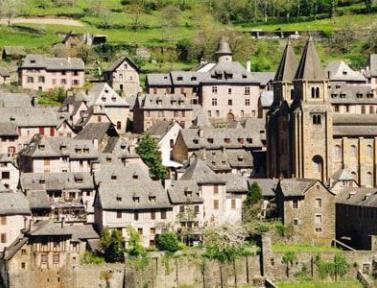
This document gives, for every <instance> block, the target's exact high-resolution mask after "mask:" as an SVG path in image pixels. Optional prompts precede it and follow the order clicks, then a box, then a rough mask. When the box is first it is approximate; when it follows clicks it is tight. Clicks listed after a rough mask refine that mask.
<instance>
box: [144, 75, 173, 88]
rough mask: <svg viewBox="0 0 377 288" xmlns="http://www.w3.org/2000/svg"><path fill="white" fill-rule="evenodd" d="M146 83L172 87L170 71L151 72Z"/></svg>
mask: <svg viewBox="0 0 377 288" xmlns="http://www.w3.org/2000/svg"><path fill="white" fill-rule="evenodd" d="M146 83H147V85H149V86H157V87H165V86H166V87H170V86H171V85H172V81H171V78H170V74H169V73H150V74H147V76H146Z"/></svg>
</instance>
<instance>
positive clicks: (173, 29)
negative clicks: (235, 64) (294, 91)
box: [0, 0, 377, 71]
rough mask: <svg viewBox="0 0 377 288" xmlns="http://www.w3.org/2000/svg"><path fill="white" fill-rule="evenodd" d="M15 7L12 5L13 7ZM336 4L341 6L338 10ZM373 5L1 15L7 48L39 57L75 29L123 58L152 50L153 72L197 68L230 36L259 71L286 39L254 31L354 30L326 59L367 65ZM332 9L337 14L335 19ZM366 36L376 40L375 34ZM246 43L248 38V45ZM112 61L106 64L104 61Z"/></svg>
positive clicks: (270, 65) (239, 4) (58, 5)
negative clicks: (260, 37) (104, 40)
mask: <svg viewBox="0 0 377 288" xmlns="http://www.w3.org/2000/svg"><path fill="white" fill-rule="evenodd" d="M7 2H9V3H11V4H12V5H10V6H6V3H7ZM260 2H264V3H267V4H268V5H267V6H266V7H264V6H261V5H259V6H258V5H257V4H256V3H260ZM333 2H337V3H338V5H337V6H336V7H332V6H331V3H333ZM366 2H368V1H357V0H339V1H334V0H292V1H285V0H266V1H256V0H227V1H225V0H216V1H215V0H104V1H101V0H26V1H20V0H3V2H1V1H0V3H5V4H3V6H2V7H0V8H1V9H0V11H1V12H0V14H1V13H2V14H3V15H2V18H3V22H2V24H3V25H0V47H2V46H7V45H22V46H24V47H26V48H27V49H28V51H31V52H41V51H43V52H46V53H54V51H52V50H51V46H52V44H54V43H57V42H59V41H60V40H61V39H62V35H63V34H64V33H66V32H67V31H70V30H74V31H75V32H82V33H84V32H90V33H93V34H104V35H107V36H108V41H109V44H110V45H111V46H114V47H115V49H113V48H111V49H112V51H113V52H114V51H115V52H114V53H115V54H116V53H118V52H119V53H121V52H124V50H127V52H128V53H129V54H131V56H132V55H133V54H134V52H135V47H140V46H142V47H148V48H149V49H150V50H151V53H152V59H153V61H151V62H148V61H147V62H145V61H141V62H140V63H139V64H140V65H141V66H142V67H143V68H144V69H146V70H148V71H155V70H169V69H189V68H190V67H192V66H194V65H196V64H197V63H198V60H199V59H200V58H201V57H205V58H209V57H210V55H211V54H212V52H213V50H214V48H215V43H216V41H218V38H219V37H221V35H223V34H224V31H225V34H227V35H231V36H230V37H231V38H232V39H233V38H234V39H235V40H234V41H233V43H236V44H237V45H240V47H241V48H242V49H238V50H240V51H239V52H236V53H235V54H236V55H235V58H236V59H237V60H240V61H241V62H245V61H247V60H249V59H251V60H252V62H253V69H254V70H274V69H275V68H276V65H277V63H278V60H279V57H280V53H281V47H282V45H283V44H284V43H282V41H278V40H264V41H255V40H252V39H251V37H250V36H249V35H248V33H247V32H249V31H250V30H252V29H262V30H266V31H267V30H268V31H273V30H277V29H279V30H316V31H318V30H321V31H324V32H325V33H326V35H328V36H329V39H332V38H331V37H332V35H336V34H337V33H338V32H334V31H338V30H345V31H348V30H351V31H354V33H353V35H351V36H352V37H351V36H350V35H346V36H347V37H348V38H346V37H345V40H352V41H348V43H338V42H342V41H343V40H342V39H339V37H338V39H335V40H334V39H332V40H331V41H324V42H322V43H319V44H318V46H319V51H320V54H321V57H322V59H323V60H324V61H328V60H330V59H334V58H335V59H336V58H343V59H346V60H348V61H349V62H350V63H351V64H352V65H353V66H355V67H359V66H361V65H362V64H363V63H364V62H365V60H366V58H367V53H369V52H374V49H375V47H370V46H373V45H370V43H371V42H372V41H371V39H365V37H361V36H360V35H359V34H360V33H358V32H356V31H359V30H363V31H365V30H366V29H371V30H372V31H376V32H375V33H376V34H377V29H376V28H375V27H376V23H377V13H376V11H377V9H376V8H377V7H374V6H367V5H366ZM287 3H288V4H287ZM310 3H311V4H310ZM4 5H5V6H4ZM376 6H377V5H376ZM329 11H333V13H332V14H333V15H330V14H331V13H330V12H329ZM330 16H332V17H330ZM16 17H26V18H32V19H33V18H39V17H46V18H61V17H64V18H68V19H74V20H76V21H77V22H78V23H79V24H80V26H76V25H75V26H72V25H69V24H65V23H61V21H58V22H59V23H54V22H52V23H51V22H50V23H49V24H46V23H45V21H44V20H40V21H39V22H38V21H35V19H33V21H31V20H30V22H32V23H27V21H28V20H25V19H24V20H23V22H22V23H14V24H11V25H7V21H6V19H8V18H9V19H10V21H12V20H14V19H17V18H16ZM4 18H5V19H4ZM41 19H42V18H41ZM364 34H366V35H369V34H372V36H374V33H364ZM234 35H236V36H234ZM240 38H244V39H242V41H240V40H238V39H240ZM376 38H377V37H376ZM239 42H243V43H241V44H239ZM231 44H232V41H231ZM234 45H235V44H234ZM232 46H233V45H232ZM296 46H297V47H298V48H299V47H301V46H302V41H297V45H296ZM345 46H346V47H345ZM177 48H178V49H177ZM366 52H367V53H366ZM114 53H113V54H114ZM113 54H112V56H114V55H113ZM183 54H184V55H183ZM182 55H183V56H182ZM99 56H100V57H101V56H103V55H102V54H100V55H99ZM107 58H109V57H107ZM108 60H109V59H103V62H104V63H106V62H107V61H108Z"/></svg>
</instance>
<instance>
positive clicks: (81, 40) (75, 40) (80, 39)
mask: <svg viewBox="0 0 377 288" xmlns="http://www.w3.org/2000/svg"><path fill="white" fill-rule="evenodd" d="M106 41H107V37H106V35H93V34H90V33H76V32H74V31H69V32H68V33H67V34H66V35H65V36H64V38H63V40H62V42H61V43H62V44H64V45H65V46H66V47H67V48H78V47H80V46H82V45H88V46H92V45H99V44H104V43H106Z"/></svg>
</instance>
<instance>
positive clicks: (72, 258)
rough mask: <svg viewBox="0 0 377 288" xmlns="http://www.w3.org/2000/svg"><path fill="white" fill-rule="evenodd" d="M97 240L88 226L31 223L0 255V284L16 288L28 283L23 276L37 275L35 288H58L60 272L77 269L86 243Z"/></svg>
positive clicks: (51, 222)
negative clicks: (75, 267) (74, 267)
mask: <svg viewBox="0 0 377 288" xmlns="http://www.w3.org/2000/svg"><path fill="white" fill-rule="evenodd" d="M98 239H99V236H98V234H97V233H96V232H95V231H94V229H93V227H92V225H84V224H76V225H75V224H71V223H63V222H54V221H49V220H47V221H40V222H38V223H35V224H34V225H33V226H31V228H30V229H27V230H26V231H25V232H24V234H23V235H22V236H21V237H20V238H19V239H18V241H15V242H14V243H12V245H11V246H10V247H9V249H7V250H6V251H5V253H3V254H2V255H1V259H0V267H1V278H2V282H3V283H4V285H5V287H18V285H19V283H20V282H22V283H26V282H25V281H27V279H29V278H28V277H27V276H25V275H30V274H31V273H33V274H37V275H38V276H37V277H38V281H39V283H38V287H60V285H61V284H62V282H63V281H62V277H64V275H65V273H64V270H65V269H72V266H76V265H78V264H79V263H80V257H81V256H82V255H83V254H84V252H85V251H87V250H88V247H89V245H88V243H89V242H90V241H92V240H98ZM20 279H22V280H20Z"/></svg>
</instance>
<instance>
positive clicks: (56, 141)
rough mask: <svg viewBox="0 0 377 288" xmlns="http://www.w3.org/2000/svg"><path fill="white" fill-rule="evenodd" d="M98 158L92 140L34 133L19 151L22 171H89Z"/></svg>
mask: <svg viewBox="0 0 377 288" xmlns="http://www.w3.org/2000/svg"><path fill="white" fill-rule="evenodd" d="M97 159H98V150H97V148H96V147H95V145H94V143H93V140H81V139H72V138H67V137H45V136H42V135H39V134H37V135H35V136H34V137H33V139H32V141H31V142H30V143H29V145H28V146H27V147H25V148H24V149H23V150H22V151H20V153H19V159H18V162H19V167H20V170H21V171H22V172H30V173H61V172H91V165H92V162H94V161H96V160H97Z"/></svg>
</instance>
